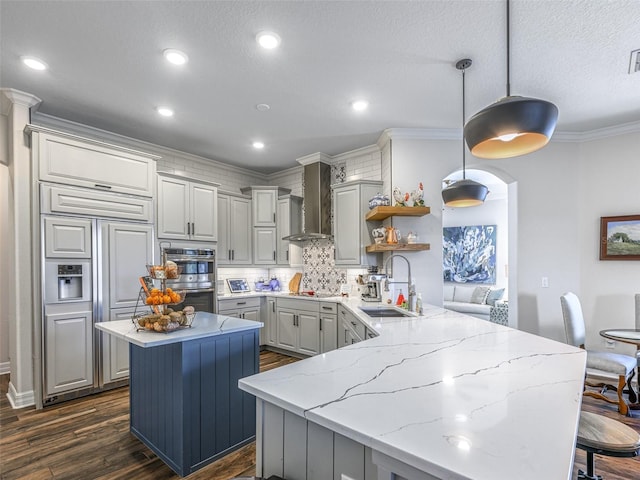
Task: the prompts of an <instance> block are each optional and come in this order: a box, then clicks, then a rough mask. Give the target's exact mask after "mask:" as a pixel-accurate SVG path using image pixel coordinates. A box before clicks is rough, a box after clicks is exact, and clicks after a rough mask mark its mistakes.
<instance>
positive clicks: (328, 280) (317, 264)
mask: <svg viewBox="0 0 640 480" xmlns="http://www.w3.org/2000/svg"><path fill="white" fill-rule="evenodd" d="M333 251H334V245H333V242H332V241H330V240H309V241H307V242H305V244H304V246H303V248H302V264H303V269H302V288H303V289H304V290H313V291H316V292H322V293H334V294H338V293H339V292H340V285H341V284H343V283H347V269H338V268H336V266H335V264H334V261H333Z"/></svg>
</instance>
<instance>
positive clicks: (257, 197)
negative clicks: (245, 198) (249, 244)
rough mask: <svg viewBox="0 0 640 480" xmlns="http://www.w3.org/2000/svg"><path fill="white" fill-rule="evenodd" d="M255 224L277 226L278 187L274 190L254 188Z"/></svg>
mask: <svg viewBox="0 0 640 480" xmlns="http://www.w3.org/2000/svg"><path fill="white" fill-rule="evenodd" d="M251 196H252V197H253V200H252V204H253V226H254V227H275V225H276V200H277V199H278V189H277V188H274V189H273V190H257V189H255V190H253V191H252V193H251Z"/></svg>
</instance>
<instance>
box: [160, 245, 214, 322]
mask: <svg viewBox="0 0 640 480" xmlns="http://www.w3.org/2000/svg"><path fill="white" fill-rule="evenodd" d="M162 259H163V262H164V263H166V262H167V261H171V262H174V263H176V264H177V265H178V268H180V269H181V271H182V274H181V275H180V276H179V277H178V278H177V279H174V280H171V279H168V280H167V287H171V288H172V289H174V290H185V291H186V297H185V299H184V303H183V304H181V305H180V306H178V308H181V306H183V305H191V306H193V307H194V308H195V309H196V311H197V312H211V313H216V305H217V303H218V302H216V254H215V251H214V250H212V249H202V248H172V247H164V248H162Z"/></svg>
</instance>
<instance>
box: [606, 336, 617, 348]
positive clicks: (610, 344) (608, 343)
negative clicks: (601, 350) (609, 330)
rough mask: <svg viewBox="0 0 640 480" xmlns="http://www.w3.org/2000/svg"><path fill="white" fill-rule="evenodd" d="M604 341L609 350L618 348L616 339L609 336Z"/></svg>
mask: <svg viewBox="0 0 640 480" xmlns="http://www.w3.org/2000/svg"><path fill="white" fill-rule="evenodd" d="M604 343H605V346H606V347H607V348H608V349H609V350H614V349H615V348H616V341H615V340H610V339H608V338H605V340H604Z"/></svg>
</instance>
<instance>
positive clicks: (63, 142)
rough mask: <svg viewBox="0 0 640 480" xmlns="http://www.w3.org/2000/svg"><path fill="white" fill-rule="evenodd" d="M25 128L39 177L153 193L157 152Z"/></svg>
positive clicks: (146, 195) (81, 185) (132, 192)
mask: <svg viewBox="0 0 640 480" xmlns="http://www.w3.org/2000/svg"><path fill="white" fill-rule="evenodd" d="M27 131H28V132H30V133H31V136H32V150H33V158H34V160H35V161H36V162H37V165H36V166H34V168H35V169H36V171H38V174H39V179H40V180H42V181H46V182H52V183H62V184H66V185H74V186H78V187H89V188H93V189H98V190H103V191H109V192H118V193H128V194H133V195H140V196H144V197H152V196H153V182H154V178H155V172H156V165H155V160H156V159H157V158H159V157H158V156H156V155H150V154H146V153H143V152H138V151H136V150H131V149H128V148H124V147H118V146H115V145H110V144H107V143H104V142H100V141H97V140H91V139H87V138H83V137H79V136H76V135H72V134H67V133H63V132H58V131H55V130H51V129H48V128H45V127H39V126H35V125H29V126H28V127H27Z"/></svg>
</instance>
